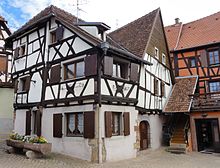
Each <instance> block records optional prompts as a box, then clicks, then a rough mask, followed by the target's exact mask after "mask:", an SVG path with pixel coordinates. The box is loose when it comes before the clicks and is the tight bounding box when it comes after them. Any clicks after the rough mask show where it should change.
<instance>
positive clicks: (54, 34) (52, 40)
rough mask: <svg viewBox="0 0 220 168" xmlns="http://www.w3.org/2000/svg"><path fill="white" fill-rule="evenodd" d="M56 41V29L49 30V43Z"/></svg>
mask: <svg viewBox="0 0 220 168" xmlns="http://www.w3.org/2000/svg"><path fill="white" fill-rule="evenodd" d="M56 41H57V38H56V31H52V32H50V43H51V44H52V43H55V42H56Z"/></svg>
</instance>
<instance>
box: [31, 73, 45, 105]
mask: <svg viewBox="0 0 220 168" xmlns="http://www.w3.org/2000/svg"><path fill="white" fill-rule="evenodd" d="M41 90H42V79H41V77H40V73H39V72H36V73H34V74H33V76H32V78H31V83H30V90H29V94H28V102H29V103H33V102H40V101H41Z"/></svg>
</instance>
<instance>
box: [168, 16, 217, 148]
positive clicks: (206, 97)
mask: <svg viewBox="0 0 220 168" xmlns="http://www.w3.org/2000/svg"><path fill="white" fill-rule="evenodd" d="M219 26H220V12H218V13H215V14H213V15H210V16H207V17H204V18H202V19H199V20H196V21H193V22H190V23H186V24H183V23H181V22H179V19H178V18H177V19H176V23H175V24H174V25H171V26H167V27H165V31H166V36H167V40H168V44H169V49H170V53H171V59H172V64H173V72H174V73H175V76H176V77H177V80H178V87H174V91H173V93H172V96H171V97H172V98H173V99H175V100H177V101H176V102H175V101H173V99H170V101H169V102H168V104H167V107H166V109H165V112H167V114H169V113H170V112H172V113H173V114H175V115H173V118H176V122H173V123H172V124H170V127H174V129H170V130H174V132H173V140H172V139H171V143H172V142H173V143H182V144H185V143H188V145H189V146H191V147H192V149H193V150H195V151H203V150H206V151H219V146H220V145H219V138H220V135H219V124H220V113H219V107H220V104H219V100H220V99H219V93H220V71H219V70H220V67H219V63H220V57H219V55H220V52H219V51H220V31H219V29H218V27H219ZM177 92H179V93H180V94H179V95H178V94H177ZM177 114H179V115H177ZM171 118H172V117H171ZM171 121H172V119H171ZM184 130H185V133H184ZM186 130H188V131H186ZM180 132H182V134H181V133H180ZM184 134H185V136H184ZM179 135H182V137H180V136H179ZM187 135H189V137H188V136H187ZM187 137H188V138H187ZM187 139H188V141H185V140H187Z"/></svg>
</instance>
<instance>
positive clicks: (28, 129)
mask: <svg viewBox="0 0 220 168" xmlns="http://www.w3.org/2000/svg"><path fill="white" fill-rule="evenodd" d="M25 135H31V111H30V110H29V111H26V129H25Z"/></svg>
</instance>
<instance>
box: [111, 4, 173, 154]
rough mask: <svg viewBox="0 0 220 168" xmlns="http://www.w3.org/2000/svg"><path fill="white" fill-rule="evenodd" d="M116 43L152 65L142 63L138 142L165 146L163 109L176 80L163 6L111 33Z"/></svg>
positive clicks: (141, 146)
mask: <svg viewBox="0 0 220 168" xmlns="http://www.w3.org/2000/svg"><path fill="white" fill-rule="evenodd" d="M109 36H110V37H109V41H110V42H112V44H114V43H116V44H115V45H116V46H117V45H120V47H121V48H123V49H126V50H127V51H129V52H132V53H134V54H136V55H138V56H139V57H140V58H142V59H143V60H146V61H148V62H150V63H152V66H146V65H142V66H141V70H140V71H141V72H140V86H139V90H138V103H137V105H136V110H137V111H138V120H137V123H138V126H139V127H137V128H136V129H137V130H138V139H139V140H140V141H138V142H139V143H140V150H143V149H147V148H152V149H157V148H159V147H160V146H161V141H162V126H163V123H164V121H163V116H161V113H162V109H163V107H164V105H165V103H166V100H167V98H168V97H169V93H170V90H171V88H172V84H173V83H174V80H173V74H172V69H171V62H170V58H169V50H168V47H167V42H166V37H165V32H164V29H163V21H162V16H161V11H160V9H159V8H158V9H156V10H154V11H152V12H150V13H149V14H147V15H145V16H143V17H141V18H139V19H137V20H135V21H133V22H131V23H129V24H127V25H125V26H123V27H122V28H119V29H117V30H115V31H113V32H111V33H110V34H109Z"/></svg>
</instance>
